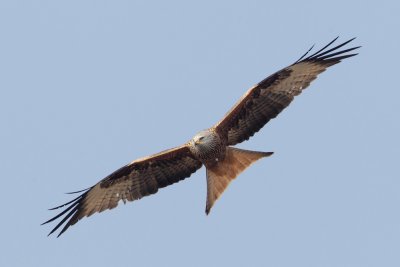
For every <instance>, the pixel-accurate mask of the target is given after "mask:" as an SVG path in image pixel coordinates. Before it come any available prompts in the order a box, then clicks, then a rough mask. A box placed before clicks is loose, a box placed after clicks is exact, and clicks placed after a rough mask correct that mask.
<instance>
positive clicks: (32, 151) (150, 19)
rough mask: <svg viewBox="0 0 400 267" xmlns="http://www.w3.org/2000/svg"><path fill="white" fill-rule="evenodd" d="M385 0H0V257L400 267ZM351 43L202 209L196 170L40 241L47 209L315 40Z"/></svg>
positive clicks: (396, 23) (232, 97)
mask: <svg viewBox="0 0 400 267" xmlns="http://www.w3.org/2000/svg"><path fill="white" fill-rule="evenodd" d="M399 10H400V6H399V4H398V3H397V2H396V1H379V2H376V1H352V2H348V1H336V2H334V3H333V2H332V3H329V4H324V3H322V2H321V1H297V2H294V1H293V2H289V1H280V2H279V1H273V2H271V1H241V2H239V1H218V2H216V1H201V2H190V3H189V2H188V1H163V2H161V1H158V2H156V1H1V2H0V36H1V41H0V51H1V52H0V73H1V79H0V123H1V131H0V140H1V141H0V144H1V150H0V162H1V171H2V174H1V176H2V178H1V181H2V194H1V200H2V203H3V205H2V223H1V225H2V227H1V230H0V234H1V240H0V247H1V251H2V253H1V254H2V256H1V257H0V265H2V266H44V267H45V266H110V265H113V266H132V265H135V266H205V265H207V266H307V267H310V266H311V267H312V266H346V267H347V266H399V265H400V254H399V251H400V212H399V207H400V194H399V191H400V180H399V178H400V175H399V168H398V165H399V154H398V151H399V148H400V146H399V145H400V141H399V136H400V124H399V115H400V107H399V104H398V99H399V97H400V93H399V88H398V77H399V76H398V69H399V68H398V62H399V60H400V54H399V51H398V49H399V47H400V37H399V34H398V31H399V28H400V19H399V17H398V13H399ZM338 35H340V40H342V41H344V40H347V39H349V38H352V37H357V39H356V40H355V41H354V45H362V46H363V47H362V49H361V50H360V55H358V56H357V57H354V58H351V59H349V60H346V61H345V62H343V63H340V64H339V65H336V66H334V67H332V68H330V69H329V70H328V71H327V72H325V73H323V74H322V75H321V76H320V77H319V78H318V79H317V80H316V81H315V82H314V83H312V85H311V86H310V88H309V89H307V90H306V91H305V92H304V93H303V94H302V95H301V96H300V97H298V98H296V100H295V101H294V102H293V103H292V105H291V106H290V107H289V108H288V109H286V110H285V111H284V112H283V113H281V114H280V115H279V117H278V119H276V120H273V121H271V122H270V123H268V124H267V125H266V127H264V128H263V130H262V131H260V132H259V133H257V134H256V135H255V136H254V137H253V138H252V139H251V140H250V141H248V142H245V143H242V144H240V145H239V147H241V148H246V149H253V150H263V151H274V152H275V154H274V155H273V156H272V157H270V158H267V159H264V160H262V161H260V162H257V163H256V164H254V165H253V166H252V167H251V168H250V169H248V170H247V171H246V172H244V173H243V174H242V175H241V176H239V177H238V179H236V180H235V181H234V182H233V183H232V184H231V185H230V187H229V188H228V189H227V191H226V192H225V193H224V195H223V196H222V198H221V199H220V200H219V201H218V202H217V203H216V205H215V206H214V208H213V210H212V212H211V214H210V215H209V216H206V215H205V213H204V208H205V197H206V184H205V171H204V169H202V170H200V171H198V172H197V173H196V174H195V175H193V176H192V177H191V178H189V179H187V180H185V181H183V182H180V183H178V184H176V185H173V186H171V187H168V188H166V189H163V190H160V191H159V192H158V193H157V194H156V195H153V196H151V197H147V198H144V199H142V200H140V201H137V202H133V203H129V204H127V205H120V206H119V207H118V208H117V209H114V210H112V211H108V212H104V213H101V214H96V215H94V216H92V217H90V218H85V219H84V220H82V221H80V222H79V223H78V224H77V225H75V226H73V227H71V228H70V229H69V230H68V231H67V232H66V233H65V234H64V235H63V236H62V237H61V238H58V239H57V238H54V237H53V236H51V237H47V233H48V232H49V231H50V230H51V229H52V226H53V225H46V226H40V223H42V222H43V221H45V220H46V219H48V218H49V217H51V216H53V215H55V212H51V211H48V210H47V208H50V207H53V206H55V205H58V204H61V203H63V202H65V201H67V200H69V199H70V197H71V196H70V195H65V194H63V193H65V192H70V191H75V190H79V189H83V188H86V187H88V186H91V185H93V184H94V183H96V182H97V181H99V180H100V179H101V178H103V177H105V176H106V175H108V174H109V173H111V172H112V171H114V170H115V169H117V168H119V167H120V166H122V165H124V164H126V163H128V162H130V161H131V160H134V159H136V158H139V157H142V156H146V155H149V154H153V153H156V152H158V151H160V150H163V149H167V148H170V147H174V146H177V145H180V144H182V143H184V142H186V141H187V140H189V139H190V138H191V137H192V136H193V135H194V134H195V133H196V132H197V131H199V130H202V129H204V128H208V127H210V126H211V125H213V124H214V123H216V122H217V121H218V120H219V119H220V118H221V117H222V116H223V115H224V114H225V112H227V111H228V110H229V108H230V107H231V106H232V105H233V104H234V103H235V102H236V101H237V100H238V99H239V98H240V97H241V95H242V94H243V93H244V92H245V91H246V90H247V89H248V88H249V87H250V86H252V85H253V84H255V83H257V82H259V81H260V80H262V79H263V78H265V77H266V76H268V75H269V74H272V73H273V72H275V71H277V70H279V69H280V68H282V67H285V66H287V65H288V64H290V63H292V62H294V61H295V60H297V58H298V57H299V56H300V55H302V54H303V53H304V52H305V51H306V50H307V49H308V48H309V47H310V46H311V45H312V44H314V43H315V44H316V45H317V47H321V46H323V45H325V44H326V43H327V42H329V41H331V40H332V39H333V38H334V37H336V36H338Z"/></svg>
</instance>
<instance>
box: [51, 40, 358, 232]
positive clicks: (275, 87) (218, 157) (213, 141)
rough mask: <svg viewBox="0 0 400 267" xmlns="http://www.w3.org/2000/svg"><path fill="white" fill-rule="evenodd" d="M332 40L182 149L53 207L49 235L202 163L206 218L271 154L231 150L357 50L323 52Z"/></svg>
mask: <svg viewBox="0 0 400 267" xmlns="http://www.w3.org/2000/svg"><path fill="white" fill-rule="evenodd" d="M336 39H337V38H336ZM336 39H335V40H336ZM335 40H333V41H332V42H330V43H329V44H328V45H326V46H325V47H323V48H322V49H320V50H319V51H317V52H316V53H314V54H312V55H310V56H308V57H307V58H304V57H305V56H306V55H307V54H308V53H309V52H310V50H311V49H310V50H308V51H307V53H305V54H304V55H303V56H302V57H301V58H300V59H299V60H297V61H296V62H295V63H294V64H292V65H290V66H288V67H286V68H284V69H282V70H280V71H278V72H276V73H274V74H272V75H271V76H269V77H267V78H266V79H264V80H263V81H261V82H260V83H258V84H256V85H255V86H254V87H252V88H250V89H249V90H248V91H247V92H246V93H245V94H244V96H243V97H242V98H241V99H240V100H239V101H238V102H237V104H236V105H235V106H234V107H233V108H232V109H231V110H230V111H229V112H228V113H227V114H226V116H225V117H224V118H223V119H222V120H221V121H219V122H218V123H217V124H215V125H214V126H213V127H211V128H209V129H206V130H203V131H200V132H199V133H197V134H196V135H195V136H194V137H193V138H192V139H191V140H190V141H189V142H187V143H185V144H184V145H182V146H179V147H176V148H172V149H169V150H165V151H163V152H160V153H157V154H154V155H152V156H148V157H144V158H140V159H137V160H134V161H132V162H130V163H129V164H127V165H125V166H123V167H122V168H120V169H118V170H116V171H115V172H113V173H112V174H110V175H108V176H107V177H105V178H104V179H102V180H101V181H99V182H98V183H97V184H96V185H94V186H92V187H90V188H88V189H86V190H83V191H80V192H81V193H82V194H81V195H79V196H78V197H77V198H75V199H73V200H72V201H70V202H68V203H65V204H63V205H61V206H58V207H55V208H53V209H58V208H61V207H65V206H67V207H66V208H65V210H64V211H62V212H61V213H60V214H58V215H56V216H55V217H53V218H51V219H50V220H48V221H46V222H45V223H49V222H51V221H54V220H56V219H58V218H60V217H62V216H64V218H63V219H62V220H61V221H60V222H59V223H58V224H57V225H56V226H55V227H54V229H53V230H52V231H51V232H50V234H52V233H53V232H54V231H56V230H57V229H58V228H59V227H61V226H62V225H63V224H64V223H65V222H66V224H65V225H64V227H63V228H62V230H61V232H60V233H59V235H61V234H62V233H64V232H65V231H66V230H67V229H68V228H69V227H70V226H71V225H73V224H75V223H76V222H78V221H79V220H80V219H82V218H83V217H86V216H90V215H92V214H93V213H96V212H102V211H104V210H106V209H112V208H115V207H116V206H117V205H118V202H120V201H123V202H126V201H133V200H137V199H140V198H142V197H144V196H148V195H151V194H154V193H156V192H157V191H158V189H159V188H163V187H166V186H168V185H171V184H174V183H176V182H179V181H181V180H183V179H185V178H187V177H189V176H190V175H191V174H192V173H194V172H196V171H197V170H198V169H200V168H201V167H202V166H203V165H204V166H205V167H206V173H207V203H206V213H207V214H208V213H209V212H210V210H211V208H212V206H213V205H214V203H215V201H216V200H217V199H218V198H219V196H220V195H221V194H222V193H223V192H224V190H225V189H226V188H227V186H228V185H229V183H230V182H231V181H232V180H233V179H234V178H235V177H237V176H238V175H239V174H240V173H241V172H242V171H244V170H245V169H246V168H247V167H248V166H250V165H251V164H252V163H254V162H255V161H257V160H258V159H261V158H263V157H268V156H270V155H272V152H258V151H249V150H244V149H238V148H235V147H233V146H234V145H236V144H238V143H240V142H243V141H245V140H248V139H249V138H250V137H251V136H253V135H254V134H255V133H256V132H257V131H259V130H260V129H261V128H262V127H263V126H264V125H265V124H266V123H267V122H268V121H269V120H271V119H273V118H275V117H276V116H277V115H278V114H279V113H280V112H281V111H282V110H283V109H284V108H286V107H287V106H288V105H289V104H290V103H291V101H292V100H293V99H294V97H295V96H297V95H298V94H300V93H301V92H302V91H303V90H304V89H305V88H307V87H308V86H309V84H310V82H311V81H313V80H314V79H315V78H316V77H317V75H318V74H320V73H321V72H323V71H324V70H325V69H326V68H328V67H330V66H332V65H335V64H337V63H339V62H340V61H341V60H343V59H345V58H348V57H352V56H354V55H356V54H346V53H347V52H350V51H352V50H355V49H357V48H359V47H353V48H348V49H345V50H340V51H338V49H339V48H341V47H343V46H344V45H346V44H348V43H349V42H351V41H352V40H353V39H351V40H349V41H347V42H345V43H342V44H340V45H338V46H336V47H333V48H330V49H328V47H329V46H330V45H331V44H332V43H333V42H334V41H335ZM303 58H304V59H303ZM59 235H58V236H59Z"/></svg>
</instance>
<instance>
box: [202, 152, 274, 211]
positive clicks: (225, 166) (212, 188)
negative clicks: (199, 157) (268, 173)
mask: <svg viewBox="0 0 400 267" xmlns="http://www.w3.org/2000/svg"><path fill="white" fill-rule="evenodd" d="M272 154H273V152H258V151H250V150H244V149H239V148H234V147H227V148H226V155H225V158H224V160H222V161H219V162H218V163H217V164H216V165H214V166H213V167H211V168H207V204H206V214H208V213H209V212H210V210H211V208H212V206H213V205H214V203H215V201H216V200H217V199H218V198H219V196H221V194H222V193H223V192H224V190H225V189H226V188H227V187H228V185H229V183H230V182H231V181H232V180H233V179H235V178H236V176H238V175H239V174H240V173H241V172H242V171H244V170H245V169H246V168H247V167H249V166H250V165H251V164H252V163H254V162H256V161H257V160H259V159H260V158H263V157H268V156H271V155H272Z"/></svg>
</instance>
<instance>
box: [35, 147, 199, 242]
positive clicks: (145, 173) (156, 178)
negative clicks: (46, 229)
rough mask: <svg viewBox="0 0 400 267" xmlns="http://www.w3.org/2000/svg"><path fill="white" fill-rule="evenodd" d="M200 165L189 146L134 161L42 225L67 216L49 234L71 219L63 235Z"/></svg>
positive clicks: (173, 181) (180, 176)
mask: <svg viewBox="0 0 400 267" xmlns="http://www.w3.org/2000/svg"><path fill="white" fill-rule="evenodd" d="M201 166H202V163H201V162H200V161H199V160H197V159H196V158H195V157H194V156H193V155H192V153H191V152H190V150H189V148H188V147H187V146H186V145H184V146H181V147H177V148H173V149H169V150H166V151H163V152H161V153H158V154H155V155H153V156H150V157H146V158H142V159H138V160H135V161H133V162H131V163H129V164H128V165H126V166H124V167H122V168H120V169H119V170H117V171H115V172H113V173H112V174H110V175H109V176H107V177H106V178H104V179H103V180H101V181H100V182H98V183H97V184H96V185H94V186H93V187H91V188H89V189H86V190H83V191H80V192H83V193H82V194H81V195H80V196H78V197H77V198H75V199H74V200H72V201H70V202H68V203H65V204H63V205H61V206H58V207H55V208H53V209H58V208H62V207H65V206H67V207H66V208H65V210H64V211H62V212H61V213H59V214H58V215H56V216H55V217H53V218H51V219H50V220H48V221H46V222H44V223H43V224H46V223H49V222H52V221H54V220H56V219H58V218H60V217H62V216H64V217H63V219H62V220H61V221H60V222H59V223H58V224H57V225H56V227H54V229H53V230H52V231H51V232H50V233H49V235H50V234H52V233H54V231H56V230H57V229H58V228H60V227H61V226H62V225H63V224H64V223H65V222H66V221H67V220H68V221H67V223H66V224H65V225H64V227H63V228H62V230H61V232H60V233H59V234H58V236H60V235H61V234H62V233H64V232H65V231H66V230H67V229H68V228H69V227H70V226H71V225H74V224H75V223H77V222H78V221H79V220H80V219H82V218H83V217H86V216H90V215H92V214H93V213H96V212H102V211H104V210H107V209H113V208H115V207H116V206H117V205H118V202H119V201H120V200H122V201H123V202H124V203H125V202H126V201H133V200H136V199H140V198H142V197H144V196H148V195H151V194H155V193H156V192H157V191H158V189H159V188H162V187H166V186H168V185H171V184H173V183H176V182H179V181H180V180H183V179H185V178H186V177H189V176H190V175H191V174H192V173H194V172H196V171H197V170H198V169H200V168H201ZM53 209H52V210H53Z"/></svg>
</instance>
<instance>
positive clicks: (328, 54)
mask: <svg viewBox="0 0 400 267" xmlns="http://www.w3.org/2000/svg"><path fill="white" fill-rule="evenodd" d="M338 38H339V37H336V38H335V39H333V40H332V41H331V42H329V43H328V44H327V45H325V46H324V47H323V48H321V49H320V50H318V51H317V52H315V53H313V54H311V55H309V56H308V57H305V56H306V55H307V54H308V53H309V52H310V49H309V50H308V51H307V52H306V53H305V54H304V55H303V56H302V57H301V58H300V59H299V60H297V61H296V62H295V63H294V64H296V63H300V62H306V61H319V62H321V61H323V62H327V63H331V64H332V63H333V64H335V63H338V62H340V61H341V60H343V59H345V58H349V57H353V56H355V55H358V53H353V54H346V53H348V52H350V51H353V50H356V49H359V48H360V47H361V46H355V47H351V48H348V49H344V50H339V49H340V48H342V47H343V46H345V45H347V44H348V43H350V42H352V41H353V40H354V39H356V37H354V38H351V39H350V40H347V41H346V42H343V43H341V44H339V45H337V46H335V47H332V48H329V47H330V46H331V45H332V44H333V43H334V42H335V41H336V40H337V39H338Z"/></svg>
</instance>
